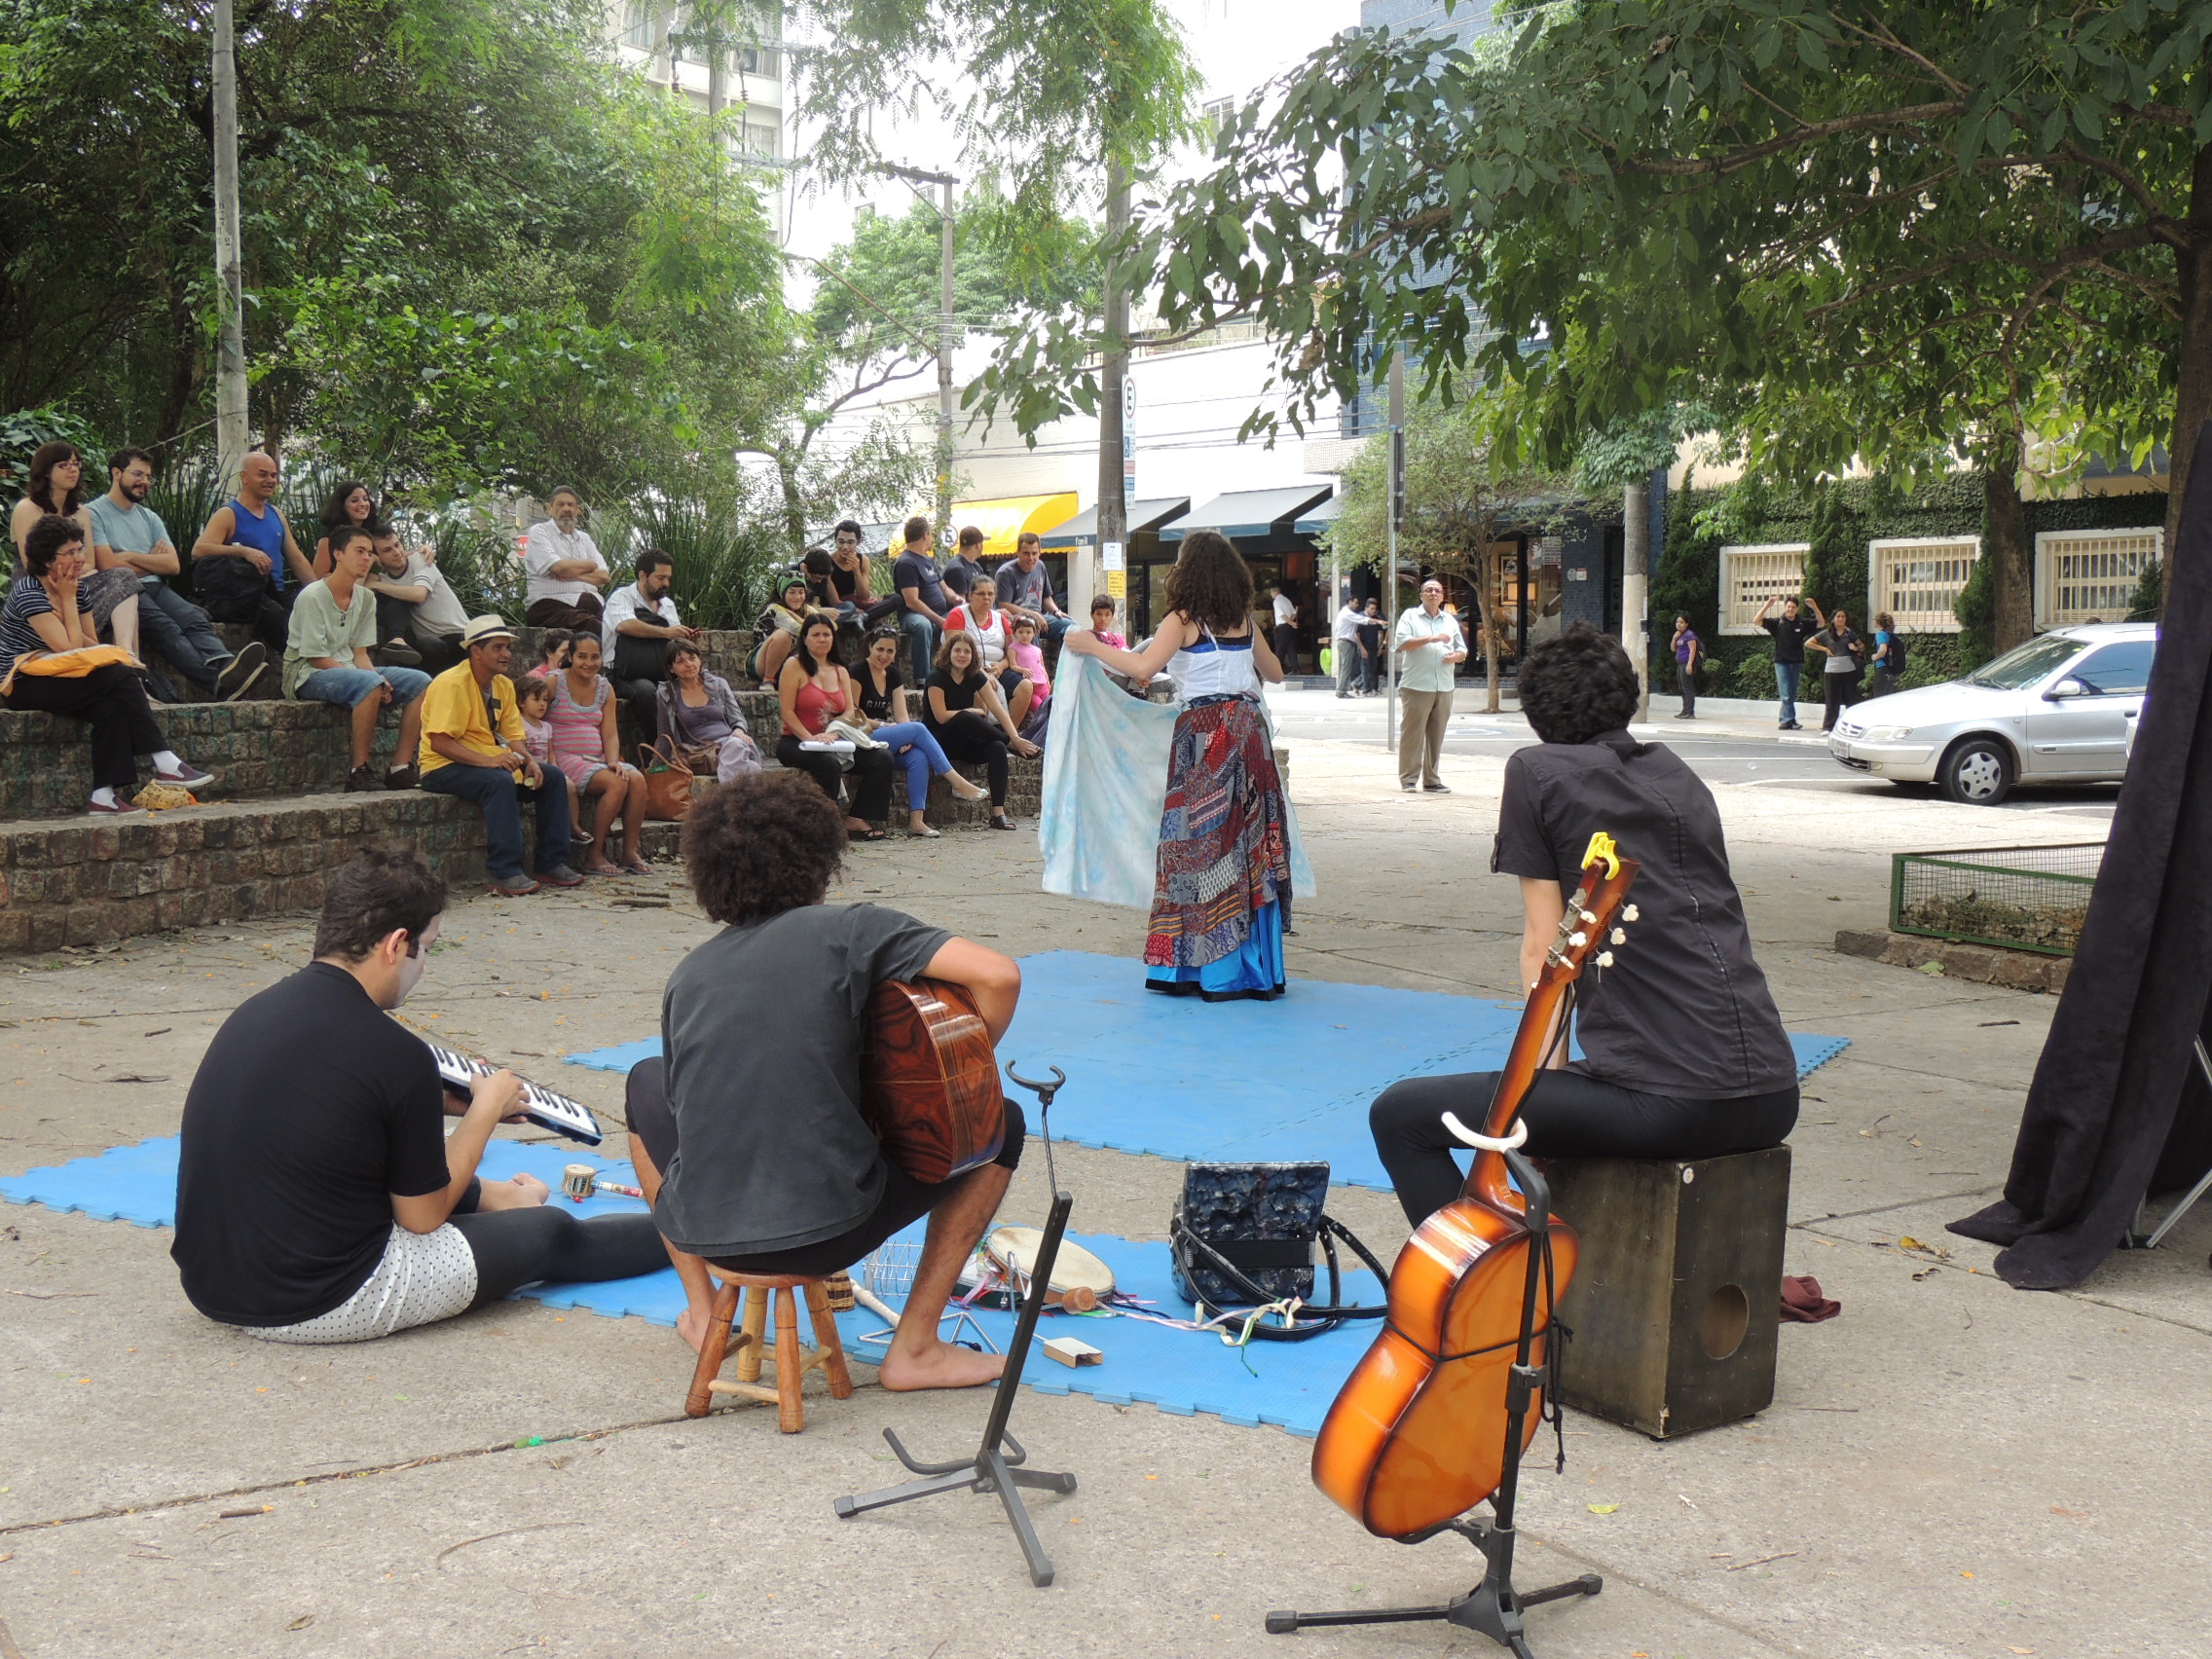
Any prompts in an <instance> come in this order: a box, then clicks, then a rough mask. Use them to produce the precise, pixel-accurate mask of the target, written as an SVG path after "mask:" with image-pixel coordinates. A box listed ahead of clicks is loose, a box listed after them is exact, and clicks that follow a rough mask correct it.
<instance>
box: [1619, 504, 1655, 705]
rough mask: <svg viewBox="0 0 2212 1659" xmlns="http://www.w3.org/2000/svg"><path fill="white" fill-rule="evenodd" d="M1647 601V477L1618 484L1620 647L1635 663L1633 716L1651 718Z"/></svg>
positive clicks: (1648, 599)
mask: <svg viewBox="0 0 2212 1659" xmlns="http://www.w3.org/2000/svg"><path fill="white" fill-rule="evenodd" d="M1650 604H1651V480H1650V478H1649V477H1648V476H1645V477H1641V478H1638V479H1636V480H1635V481H1634V482H1632V483H1629V484H1625V485H1623V486H1622V487H1621V648H1622V649H1624V650H1626V651H1627V652H1628V660H1629V661H1631V662H1633V663H1634V664H1636V718H1637V719H1638V720H1639V721H1640V722H1641V721H1644V720H1648V719H1651V649H1650V645H1649V642H1648V641H1647V640H1646V639H1645V637H1644V636H1645V618H1644V611H1645V610H1646V609H1648V608H1650Z"/></svg>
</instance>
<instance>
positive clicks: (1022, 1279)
mask: <svg viewBox="0 0 2212 1659" xmlns="http://www.w3.org/2000/svg"><path fill="white" fill-rule="evenodd" d="M1044 1240H1045V1235H1044V1234H1043V1233H1042V1232H1041V1231H1039V1230H1038V1229H1037V1228H1034V1227H994V1228H992V1229H991V1231H990V1232H989V1233H988V1234H986V1235H984V1238H983V1249H982V1254H983V1256H984V1258H986V1259H987V1260H988V1261H989V1263H990V1265H991V1266H992V1267H993V1268H995V1269H996V1270H997V1271H998V1272H999V1273H1000V1275H1001V1276H1003V1277H1004V1278H1006V1279H1007V1280H1009V1281H1010V1282H1011V1283H1013V1284H1014V1285H1015V1286H1017V1287H1018V1286H1023V1285H1026V1284H1027V1283H1028V1280H1029V1266H1030V1264H1031V1263H1032V1262H1034V1261H1036V1259H1037V1251H1038V1248H1039V1246H1040V1245H1042V1244H1043V1243H1044ZM1045 1293H1046V1297H1047V1300H1049V1301H1051V1302H1052V1303H1054V1304H1055V1305H1057V1306H1058V1307H1061V1308H1064V1309H1067V1310H1068V1311H1069V1312H1071V1313H1088V1312H1089V1311H1090V1310H1091V1309H1093V1308H1096V1307H1097V1306H1098V1305H1099V1303H1101V1302H1103V1301H1104V1300H1105V1299H1106V1298H1107V1297H1109V1296H1111V1295H1113V1294H1114V1270H1113V1269H1112V1268H1109V1267H1108V1266H1107V1265H1106V1264H1105V1263H1104V1262H1101V1261H1100V1260H1099V1259H1098V1258H1097V1257H1096V1256H1093V1255H1092V1254H1091V1253H1090V1252H1089V1251H1088V1250H1086V1249H1085V1248H1084V1247H1083V1246H1082V1245H1080V1244H1071V1243H1069V1242H1068V1241H1067V1240H1066V1239H1064V1238H1063V1239H1061V1240H1060V1253H1059V1256H1058V1257H1057V1259H1055V1260H1054V1261H1053V1263H1052V1277H1051V1282H1050V1283H1048V1284H1047V1285H1046V1287H1045Z"/></svg>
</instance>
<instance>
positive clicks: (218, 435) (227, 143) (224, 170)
mask: <svg viewBox="0 0 2212 1659" xmlns="http://www.w3.org/2000/svg"><path fill="white" fill-rule="evenodd" d="M236 40H237V34H236V30H235V27H234V25H233V23H232V19H231V0H215V62H214V83H215V86H214V91H215V280H216V285H217V289H218V294H219V298H218V301H217V303H218V304H219V305H221V307H222V308H223V313H222V334H221V337H220V339H219V340H218V342H217V344H216V348H215V457H216V464H217V465H218V466H219V467H220V468H221V469H222V474H223V487H224V488H225V489H226V490H230V491H234V492H235V491H236V490H237V489H238V482H239V469H240V467H241V466H243V465H244V464H245V452H246V444H247V441H248V438H249V435H250V434H249V431H248V428H247V425H246V402H245V321H244V313H245V277H244V274H243V272H242V270H241V264H242V255H241V252H240V236H239V64H238V51H237V46H236Z"/></svg>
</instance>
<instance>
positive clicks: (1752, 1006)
mask: <svg viewBox="0 0 2212 1659" xmlns="http://www.w3.org/2000/svg"><path fill="white" fill-rule="evenodd" d="M1598 830H1604V831H1605V832H1606V833H1607V834H1609V835H1611V836H1612V838H1613V841H1614V843H1615V844H1616V845H1617V846H1618V847H1619V848H1620V851H1621V854H1622V856H1623V857H1624V858H1632V859H1635V860H1636V861H1637V862H1638V863H1639V864H1640V865H1641V866H1642V868H1641V871H1640V872H1639V874H1638V876H1637V879H1636V885H1635V886H1634V887H1632V888H1631V889H1630V890H1629V895H1628V902H1629V903H1632V904H1634V905H1636V906H1637V908H1638V910H1639V911H1640V912H1641V914H1640V916H1639V918H1638V920H1636V921H1635V922H1633V923H1623V924H1621V925H1622V926H1624V927H1625V928H1626V929H1627V931H1628V940H1627V942H1626V943H1623V944H1618V945H1614V946H1612V947H1611V948H1612V952H1613V965H1612V966H1611V967H1610V968H1607V969H1605V970H1604V971H1603V972H1602V973H1601V972H1600V971H1599V970H1598V969H1597V967H1596V966H1595V964H1594V962H1593V965H1592V966H1590V967H1587V968H1585V969H1584V970H1583V975H1582V977H1581V979H1580V980H1579V981H1578V982H1577V984H1576V1012H1575V1018H1574V1033H1575V1036H1576V1037H1577V1038H1579V1039H1580V1040H1581V1044H1582V1051H1583V1054H1584V1056H1585V1057H1584V1058H1583V1059H1582V1060H1581V1061H1579V1062H1577V1064H1578V1069H1580V1070H1582V1071H1584V1072H1586V1073H1588V1074H1589V1075H1590V1076H1592V1077H1597V1078H1603V1079H1604V1080H1605V1081H1606V1082H1608V1083H1617V1084H1620V1085H1622V1086H1623V1087H1625V1088H1635V1089H1641V1090H1642V1091H1643V1092H1645V1093H1649V1094H1666V1095H1673V1096H1676V1097H1677V1098H1681V1099H1693V1100H1728V1099H1735V1098H1738V1097H1740V1096H1743V1095H1747V1094H1765V1093H1767V1092H1769V1091H1770V1090H1773V1089H1778V1088H1788V1087H1789V1085H1790V1084H1791V1083H1793V1082H1795V1081H1796V1077H1797V1062H1796V1056H1795V1055H1794V1054H1793V1053H1792V1052H1791V1051H1790V1047H1789V1037H1788V1033H1787V1032H1785V1031H1784V1030H1783V1028H1782V1016H1781V1014H1778V1013H1776V1012H1775V1007H1774V998H1773V996H1772V994H1770V993H1769V992H1768V990H1767V986H1766V976H1765V975H1764V974H1762V973H1760V972H1759V966H1758V963H1757V962H1755V961H1754V960H1753V959H1752V957H1751V928H1750V926H1749V925H1748V924H1747V923H1746V922H1745V920H1744V902H1743V899H1742V897H1741V896H1740V895H1739V894H1738V893H1737V891H1736V882H1735V878H1734V877H1733V876H1731V875H1730V874H1729V872H1728V849H1727V845H1726V843H1725V841H1724V839H1723V837H1722V835H1721V831H1720V811H1719V808H1718V807H1716V806H1715V805H1714V799H1713V792H1712V791H1711V790H1709V789H1707V788H1706V786H1705V784H1704V782H1703V781H1702V780H1701V779H1700V778H1699V777H1698V776H1697V774H1696V773H1694V772H1692V771H1691V770H1690V769H1689V767H1688V766H1687V765H1686V764H1684V763H1683V761H1682V759H1681V757H1680V756H1677V755H1676V754H1675V753H1674V751H1672V750H1670V749H1668V748H1666V747H1665V746H1664V745H1661V744H1656V743H1638V742H1637V741H1636V740H1635V739H1634V738H1632V737H1630V736H1629V735H1628V733H1626V732H1625V731H1614V732H1607V733H1605V735H1604V736H1603V737H1601V738H1599V739H1598V740H1597V741H1596V742H1595V743H1587V744H1555V743H1545V744H1538V745H1537V746H1535V747H1534V748H1530V749H1520V750H1516V751H1515V752H1514V753H1513V755H1512V756H1511V757H1510V758H1508V759H1507V761H1506V762H1505V787H1504V794H1503V796H1502V798H1501V799H1500V801H1499V803H1498V812H1497V844H1496V850H1495V851H1494V852H1493V853H1492V855H1491V868H1492V869H1493V870H1498V871H1501V872H1502V873H1504V874H1507V875H1527V876H1534V877H1537V878H1539V879H1542V878H1546V877H1550V878H1554V879H1556V880H1557V881H1558V882H1559V884H1560V887H1561V889H1562V891H1563V892H1566V893H1572V892H1573V890H1574V887H1575V884H1576V883H1577V882H1578V881H1580V880H1581V878H1582V855H1583V852H1584V850H1585V849H1586V848H1587V847H1588V846H1589V844H1590V837H1591V835H1592V834H1593V833H1595V832H1596V831H1598Z"/></svg>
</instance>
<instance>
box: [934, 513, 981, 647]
mask: <svg viewBox="0 0 2212 1659" xmlns="http://www.w3.org/2000/svg"><path fill="white" fill-rule="evenodd" d="M984 573H985V571H984V570H983V533H982V531H981V530H979V529H977V527H976V526H975V525H972V524H969V525H962V526H961V527H960V537H959V545H958V546H957V547H956V548H954V550H953V554H952V557H951V558H949V559H947V560H946V561H945V562H944V573H943V574H942V575H940V577H938V581H939V582H940V584H941V585H942V586H943V588H944V591H945V592H946V593H948V594H950V595H952V597H953V598H954V599H962V600H964V599H966V598H967V597H968V594H969V590H970V589H971V588H972V587H973V586H974V585H975V581H976V578H977V576H980V575H982V574H984ZM951 625H952V624H951V623H950V622H949V621H947V622H946V624H945V626H946V627H948V628H949V627H950V626H951Z"/></svg>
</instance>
